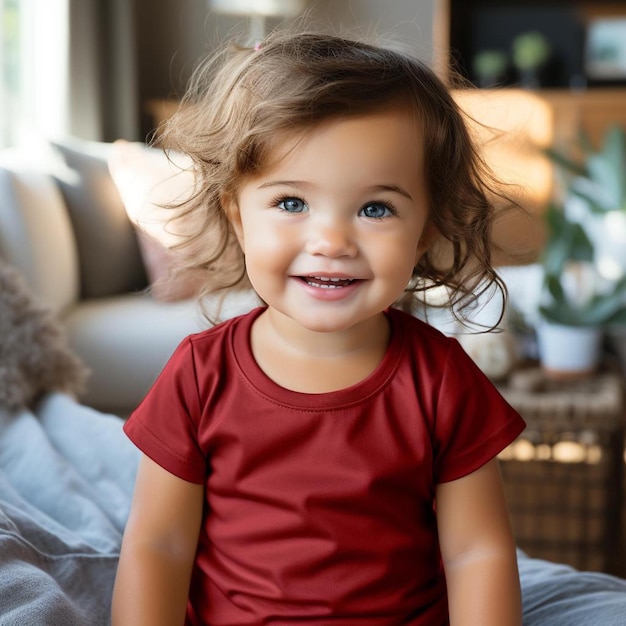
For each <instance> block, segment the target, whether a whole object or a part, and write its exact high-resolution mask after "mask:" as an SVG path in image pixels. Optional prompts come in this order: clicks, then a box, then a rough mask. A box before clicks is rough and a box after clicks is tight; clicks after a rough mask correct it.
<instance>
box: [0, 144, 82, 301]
mask: <svg viewBox="0 0 626 626" xmlns="http://www.w3.org/2000/svg"><path fill="white" fill-rule="evenodd" d="M31 161H32V155H25V154H22V153H19V152H16V151H10V150H5V151H2V154H1V155H0V198H1V203H0V257H2V258H3V259H4V260H6V261H8V262H9V263H11V265H13V266H14V267H16V268H17V269H19V271H20V272H21V273H22V275H23V276H24V278H25V279H26V281H27V283H28V285H29V287H30V289H31V290H32V291H33V293H34V294H35V295H36V296H37V297H38V298H39V299H40V300H41V301H42V302H43V303H44V304H45V305H46V306H49V307H51V308H52V309H53V311H55V312H62V311H64V310H66V309H67V308H69V307H70V306H73V304H74V302H75V301H76V300H77V298H78V293H79V267H78V254H77V248H76V241H75V239H74V231H73V229H72V224H71V221H70V219H69V217H68V214H67V210H66V207H65V202H64V201H63V197H62V196H61V193H60V192H59V189H58V187H57V185H56V184H55V183H54V180H53V179H52V178H51V177H50V176H49V175H48V174H46V173H45V172H44V171H42V169H40V168H37V167H36V166H35V165H34V164H33V163H31Z"/></svg>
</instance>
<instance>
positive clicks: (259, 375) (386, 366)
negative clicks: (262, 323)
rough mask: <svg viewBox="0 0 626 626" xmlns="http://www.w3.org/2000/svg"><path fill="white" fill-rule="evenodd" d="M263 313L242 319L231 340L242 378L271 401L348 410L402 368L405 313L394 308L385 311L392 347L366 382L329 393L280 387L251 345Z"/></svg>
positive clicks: (377, 389) (292, 405)
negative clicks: (254, 326) (256, 322)
mask: <svg viewBox="0 0 626 626" xmlns="http://www.w3.org/2000/svg"><path fill="white" fill-rule="evenodd" d="M264 310H265V307H259V308H257V309H254V310H253V311H251V312H250V313H249V314H248V315H245V316H243V317H242V318H240V320H239V322H238V324H236V325H235V327H234V329H233V335H232V339H231V341H232V349H233V354H234V356H235V361H236V363H237V365H238V368H239V372H240V374H241V376H242V377H243V379H244V380H245V382H246V383H247V384H248V385H249V386H250V387H252V389H253V390H254V391H255V392H256V393H257V394H259V395H261V396H263V397H264V398H265V399H266V400H269V401H270V402H273V403H275V404H280V405H283V406H288V407H291V408H295V409H304V410H319V411H328V410H338V409H345V408H348V407H349V406H350V405H353V404H360V403H362V402H363V401H364V400H365V399H367V398H368V397H371V396H374V395H377V394H378V393H380V391H381V390H382V389H383V388H384V387H386V386H387V384H388V383H389V381H390V380H391V378H392V377H393V374H394V372H395V371H396V370H397V368H398V366H399V363H400V358H401V355H402V346H403V344H404V341H403V334H404V328H403V325H402V323H401V321H400V315H402V314H401V313H400V312H399V311H396V310H395V309H389V310H387V311H386V315H387V318H388V319H389V327H390V333H389V345H388V346H387V350H386V352H385V355H384V356H383V358H382V360H381V362H380V363H379V364H378V366H377V367H376V369H374V371H373V372H372V373H371V374H369V375H368V376H366V377H365V378H364V379H363V380H361V381H359V382H357V383H355V384H354V385H351V386H350V387H346V388H344V389H339V390H337V391H331V392H327V393H303V392H300V391H292V390H291V389H286V388H284V387H281V386H280V385H278V384H277V383H276V382H274V381H273V380H272V379H271V378H269V377H268V376H267V375H266V374H265V372H263V370H262V369H261V368H260V367H259V365H258V364H257V362H256V360H255V358H254V356H253V355H252V348H251V342H250V333H251V330H252V325H253V324H254V321H255V320H256V319H257V317H259V315H261V313H263V311H264Z"/></svg>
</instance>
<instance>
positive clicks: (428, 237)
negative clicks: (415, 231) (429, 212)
mask: <svg viewBox="0 0 626 626" xmlns="http://www.w3.org/2000/svg"><path fill="white" fill-rule="evenodd" d="M438 236H439V230H437V227H436V226H435V225H434V224H433V223H432V222H431V221H429V222H427V223H426V225H425V226H424V230H423V231H422V236H421V237H420V240H419V243H418V244H417V250H416V251H415V263H414V265H417V262H418V261H419V260H420V258H421V257H422V255H423V254H424V253H425V252H426V251H427V250H428V248H430V246H431V245H432V244H433V242H434V241H435V239H437V237H438Z"/></svg>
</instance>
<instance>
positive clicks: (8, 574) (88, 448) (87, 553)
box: [0, 394, 626, 626]
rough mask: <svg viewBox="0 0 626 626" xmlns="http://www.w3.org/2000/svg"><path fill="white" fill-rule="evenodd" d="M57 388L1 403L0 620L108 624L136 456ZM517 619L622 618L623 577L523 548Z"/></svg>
mask: <svg viewBox="0 0 626 626" xmlns="http://www.w3.org/2000/svg"><path fill="white" fill-rule="evenodd" d="M121 426H122V422H121V420H120V419H118V418H116V417H113V416H110V415H102V414H100V413H97V412H96V411H93V410H91V409H89V408H87V407H84V406H81V405H79V404H77V403H76V402H74V401H73V400H72V399H71V398H70V397H68V396H66V395H63V394H52V395H49V396H47V397H46V398H45V399H44V401H43V402H41V403H40V405H39V406H38V407H37V411H36V413H30V412H26V411H25V412H21V413H17V414H12V415H11V414H7V413H3V412H2V411H0V625H1V626H66V625H68V626H101V625H107V624H109V611H110V604H111V593H112V588H113V580H114V577H115V569H116V566H117V558H118V554H119V547H120V542H121V537H122V531H123V528H124V523H125V520H126V517H127V515H128V510H129V506H130V500H131V496H132V490H133V484H134V476H135V472H136V468H137V461H138V454H137V451H136V450H135V448H134V447H133V446H132V445H131V444H130V443H129V441H128V440H127V439H126V437H125V436H124V434H123V432H122V428H121ZM520 575H521V580H522V587H523V594H524V626H624V625H626V581H624V580H621V579H618V578H613V577H610V576H604V575H602V574H590V573H580V572H575V571H574V570H572V569H571V568H568V567H565V566H561V565H554V564H551V563H546V562H544V561H539V560H536V559H529V558H526V557H525V556H524V555H523V554H521V553H520Z"/></svg>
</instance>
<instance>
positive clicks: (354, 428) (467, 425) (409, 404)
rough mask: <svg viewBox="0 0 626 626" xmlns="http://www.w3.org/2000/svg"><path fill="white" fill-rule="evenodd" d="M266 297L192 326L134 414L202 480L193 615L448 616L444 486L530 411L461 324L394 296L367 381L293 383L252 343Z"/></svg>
mask: <svg viewBox="0 0 626 626" xmlns="http://www.w3.org/2000/svg"><path fill="white" fill-rule="evenodd" d="M262 310H263V309H256V310H254V311H252V312H251V313H249V314H247V315H244V316H241V317H238V318H235V319H232V320H229V321H227V322H224V323H223V324H221V325H219V326H216V327H214V328H212V329H209V330H207V331H205V332H202V333H199V334H196V335H192V336H191V337H188V338H187V339H185V340H184V341H183V342H182V343H181V345H180V346H179V347H178V348H177V350H176V351H175V353H174V355H173V356H172V358H171V359H170V361H169V363H168V364H167V365H166V366H165V368H164V370H163V372H162V373H161V375H160V377H159V378H158V380H157V381H156V382H155V384H154V386H153V388H152V389H151V391H150V392H149V393H148V395H147V396H146V398H145V399H144V400H143V402H142V403H141V404H140V406H139V407H138V408H137V409H136V411H135V412H134V413H133V415H132V416H131V417H130V418H129V420H128V421H127V423H126V425H125V430H126V433H127V434H128V436H129V437H130V438H131V439H132V440H133V441H134V442H135V444H136V445H137V446H138V447H139V448H140V449H141V450H142V451H143V452H144V453H145V454H147V455H148V456H149V457H151V458H152V459H153V460H154V461H156V462H157V463H159V464H160V465H161V466H162V467H164V468H165V469H167V470H168V471H170V472H171V473H173V474H175V475H177V476H179V477H180V478H183V479H184V480H187V481H191V482H195V483H201V484H204V485H205V494H206V495H205V498H206V502H205V511H206V515H205V519H204V522H203V527H202V530H201V534H200V539H199V545H198V552H197V558H196V562H195V566H194V572H193V576H192V583H191V589H190V596H189V604H188V611H187V624H194V625H198V624H205V625H210V626H237V625H240V624H241V625H243V624H300V623H309V624H316V625H320V624H332V625H334V626H352V625H361V626H363V625H365V624H367V625H368V626H391V625H394V626H396V625H401V624H402V625H411V626H417V625H420V626H422V625H423V626H439V625H444V624H447V623H448V614H447V597H446V586H445V579H444V575H443V570H442V567H441V561H440V554H439V546H438V540H437V527H436V520H435V513H434V496H435V487H436V485H437V483H440V482H445V481H450V480H454V479H457V478H460V477H462V476H465V475H467V474H469V473H471V472H473V471H474V470H476V469H478V468H479V467H480V466H481V465H483V464H485V463H486V462H487V461H489V460H490V459H492V458H493V457H494V456H495V455H496V454H497V453H498V452H499V451H500V450H502V449H503V448H504V447H505V446H506V445H507V444H509V443H510V442H511V441H512V440H513V439H514V438H515V437H516V436H517V435H518V434H519V433H520V432H521V431H522V429H523V427H524V423H523V421H522V419H521V418H520V417H519V415H518V414H517V413H516V412H515V411H514V410H513V409H512V408H511V407H510V406H509V405H508V404H507V403H506V402H505V401H504V399H503V398H502V397H501V396H500V394H499V393H498V392H497V391H496V390H495V389H494V387H493V385H492V384H491V383H490V381H489V380H488V379H487V378H486V377H485V376H484V375H483V374H482V372H481V371H480V370H479V369H478V368H477V367H476V365H475V364H474V363H473V361H472V360H471V359H470V358H469V357H468V356H467V355H466V353H465V352H464V351H463V349H462V348H461V347H460V346H459V344H458V343H457V342H456V341H455V340H454V339H450V338H448V337H445V336H444V335H442V334H441V333H440V332H438V331H437V330H435V329H433V328H431V327H430V326H428V325H426V324H424V323H422V322H420V321H418V320H417V319H415V318H413V317H410V316H408V315H406V314H404V313H401V312H399V311H397V310H393V309H392V310H390V311H389V312H388V316H389V319H390V325H391V339H390V344H389V347H388V349H387V352H386V355H385V357H384V358H383V360H382V362H381V363H380V364H379V366H378V367H377V369H376V370H375V371H374V372H373V373H372V374H371V375H370V376H368V377H367V378H366V379H365V380H363V381H361V382H360V383H358V384H356V385H353V386H352V387H349V388H347V389H342V390H340V391H336V392H332V393H326V394H305V393H298V392H294V391H289V390H286V389H284V388H282V387H280V386H278V385H277V384H275V383H274V382H273V381H271V380H270V379H269V378H268V377H266V376H265V374H264V373H263V372H262V371H261V370H260V368H259V367H258V365H257V364H256V362H255V360H254V358H253V356H252V352H251V349H250V341H249V337H250V329H251V326H252V323H253V322H254V320H255V319H256V317H257V316H258V315H259V314H260V312H261V311H262ZM155 497H158V494H155Z"/></svg>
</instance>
